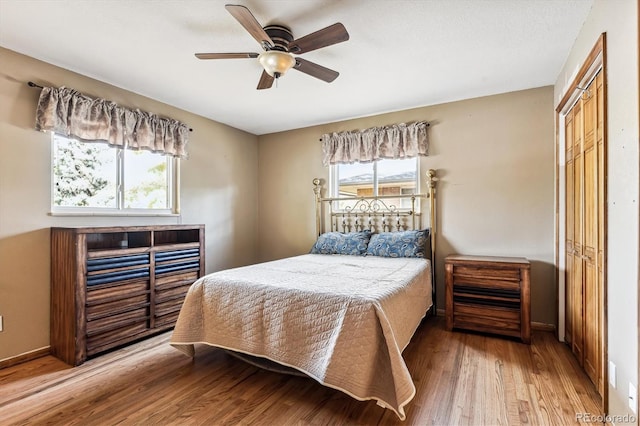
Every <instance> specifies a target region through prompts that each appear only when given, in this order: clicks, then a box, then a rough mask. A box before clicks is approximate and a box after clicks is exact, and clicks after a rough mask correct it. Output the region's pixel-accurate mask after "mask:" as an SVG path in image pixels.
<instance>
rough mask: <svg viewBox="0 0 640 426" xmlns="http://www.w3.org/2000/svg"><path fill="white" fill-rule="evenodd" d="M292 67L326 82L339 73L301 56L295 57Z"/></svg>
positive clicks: (333, 78)
mask: <svg viewBox="0 0 640 426" xmlns="http://www.w3.org/2000/svg"><path fill="white" fill-rule="evenodd" d="M293 68H294V69H297V70H298V71H301V72H303V73H305V74H309V75H310V76H311V77H315V78H318V79H320V80H323V81H326V82H327V83H331V82H332V81H333V80H335V79H336V78H338V76H339V75H340V73H339V72H338V71H334V70H332V69H329V68H325V67H323V66H322V65H318V64H316V63H313V62H311V61H307V60H304V59H302V58H296V64H295V65H294V66H293Z"/></svg>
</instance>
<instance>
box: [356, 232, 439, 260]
mask: <svg viewBox="0 0 640 426" xmlns="http://www.w3.org/2000/svg"><path fill="white" fill-rule="evenodd" d="M428 242H429V230H428V229H422V230H419V231H418V230H416V231H398V232H381V233H379V234H373V235H372V236H371V240H370V241H369V246H368V247H367V255H372V256H381V257H424V258H426V257H428V255H427V243H428Z"/></svg>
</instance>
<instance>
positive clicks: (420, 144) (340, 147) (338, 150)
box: [321, 121, 429, 166]
mask: <svg viewBox="0 0 640 426" xmlns="http://www.w3.org/2000/svg"><path fill="white" fill-rule="evenodd" d="M427 127H429V123H427V122H426V121H417V122H415V123H411V124H405V123H400V124H393V125H390V126H384V127H373V128H370V129H365V130H356V131H352V132H339V133H327V134H324V135H322V139H321V141H322V153H323V159H322V162H323V164H324V165H325V166H328V165H332V164H349V163H356V162H358V163H367V162H371V161H376V160H380V159H383V158H391V159H399V158H411V157H417V156H419V155H422V156H426V155H429V154H428V151H429V142H428V139H427Z"/></svg>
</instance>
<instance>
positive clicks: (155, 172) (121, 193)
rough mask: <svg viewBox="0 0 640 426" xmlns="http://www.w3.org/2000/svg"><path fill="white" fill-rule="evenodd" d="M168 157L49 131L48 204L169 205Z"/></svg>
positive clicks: (77, 206) (153, 207)
mask: <svg viewBox="0 0 640 426" xmlns="http://www.w3.org/2000/svg"><path fill="white" fill-rule="evenodd" d="M173 161H175V160H173V158H171V157H166V156H162V155H159V154H155V153H152V152H149V151H132V150H122V149H118V148H113V147H110V146H108V145H106V144H102V143H83V142H79V141H76V140H73V139H68V138H65V137H63V136H60V135H55V134H54V136H53V167H52V170H53V194H52V195H53V196H52V199H53V208H54V210H65V209H74V210H78V209H81V210H88V209H95V210H99V211H103V210H105V209H112V210H117V211H119V210H126V209H129V210H141V209H142V210H153V211H170V209H171V206H172V203H171V194H172V187H173V181H174V180H173V173H172V164H173Z"/></svg>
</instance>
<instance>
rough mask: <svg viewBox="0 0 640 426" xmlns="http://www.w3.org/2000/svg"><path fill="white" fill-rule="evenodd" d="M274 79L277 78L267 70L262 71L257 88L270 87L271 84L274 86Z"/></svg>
mask: <svg viewBox="0 0 640 426" xmlns="http://www.w3.org/2000/svg"><path fill="white" fill-rule="evenodd" d="M273 80H275V79H274V78H273V77H271V76H270V75H269V74H267V72H266V71H262V75H261V76H260V81H259V82H258V87H256V89H258V90H262V89H270V88H271V86H273Z"/></svg>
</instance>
